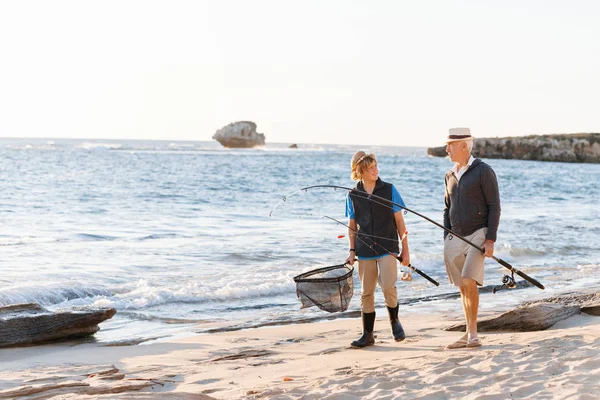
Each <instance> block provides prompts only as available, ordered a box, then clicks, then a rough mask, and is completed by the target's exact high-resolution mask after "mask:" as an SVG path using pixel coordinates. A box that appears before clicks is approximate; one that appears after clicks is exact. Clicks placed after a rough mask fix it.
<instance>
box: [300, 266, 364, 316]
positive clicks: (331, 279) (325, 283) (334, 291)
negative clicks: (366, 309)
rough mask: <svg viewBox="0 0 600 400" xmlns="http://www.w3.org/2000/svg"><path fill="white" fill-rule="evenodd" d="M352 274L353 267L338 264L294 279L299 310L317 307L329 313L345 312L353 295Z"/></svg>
mask: <svg viewBox="0 0 600 400" xmlns="http://www.w3.org/2000/svg"><path fill="white" fill-rule="evenodd" d="M353 272H354V267H352V266H350V265H348V264H340V265H333V266H331V267H324V268H318V269H315V270H312V271H309V272H305V273H303V274H300V275H298V276H296V277H294V282H296V294H297V295H298V298H299V299H300V301H301V302H302V307H301V308H308V307H313V306H317V307H319V308H320V309H321V310H323V311H327V312H331V313H333V312H341V311H346V310H347V309H348V306H349V305H350V300H351V299H352V295H354V282H353V279H352V273H353Z"/></svg>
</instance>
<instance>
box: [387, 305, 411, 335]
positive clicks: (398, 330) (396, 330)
mask: <svg viewBox="0 0 600 400" xmlns="http://www.w3.org/2000/svg"><path fill="white" fill-rule="evenodd" d="M387 309H388V313H389V314H390V324H391V325H392V335H394V340H395V341H396V342H401V341H403V340H404V339H405V338H406V335H405V334H404V329H402V324H401V323H400V320H399V319H398V306H397V305H396V307H394V308H392V307H388V308H387Z"/></svg>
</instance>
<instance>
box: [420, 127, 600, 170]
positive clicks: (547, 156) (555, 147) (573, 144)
mask: <svg viewBox="0 0 600 400" xmlns="http://www.w3.org/2000/svg"><path fill="white" fill-rule="evenodd" d="M427 153H428V154H430V155H432V156H436V157H445V156H446V146H442V147H430V148H429V149H428V150H427ZM472 154H473V156H474V157H478V158H504V159H516V160H537V161H560V162H583V163H600V133H575V134H570V135H566V134H565V135H539V136H538V135H532V136H522V137H506V138H479V139H477V138H476V139H475V143H474V145H473V152H472Z"/></svg>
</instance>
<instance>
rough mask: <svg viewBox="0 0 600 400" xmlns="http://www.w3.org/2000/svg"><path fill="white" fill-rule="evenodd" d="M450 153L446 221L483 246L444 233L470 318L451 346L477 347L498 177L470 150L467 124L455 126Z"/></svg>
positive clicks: (449, 267) (496, 216)
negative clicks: (450, 167) (485, 266)
mask: <svg viewBox="0 0 600 400" xmlns="http://www.w3.org/2000/svg"><path fill="white" fill-rule="evenodd" d="M446 143H447V146H446V153H448V156H449V157H450V160H451V161H453V162H454V166H453V167H452V169H451V170H450V171H448V172H447V173H446V194H445V196H444V200H445V204H444V226H445V227H446V228H448V229H451V230H452V231H453V232H456V233H457V234H459V235H461V236H463V237H464V238H465V239H467V240H469V241H471V242H472V243H473V244H475V245H477V246H480V247H482V248H483V250H484V253H483V254H482V253H481V252H480V251H479V250H478V249H476V248H475V247H473V246H471V245H469V244H467V243H465V242H464V241H462V240H460V239H459V238H456V237H454V236H453V235H452V234H448V232H444V262H445V264H446V272H447V273H448V278H449V280H450V282H451V283H453V284H454V285H455V286H458V288H459V289H460V296H461V299H462V306H463V310H464V314H465V319H466V322H467V332H466V333H465V335H464V336H463V337H462V338H460V339H459V340H458V341H456V342H454V343H452V344H450V345H448V346H447V347H446V348H448V349H457V348H463V347H479V346H481V340H480V339H479V338H478V337H477V311H478V309H479V289H478V285H479V286H481V285H483V265H484V261H485V257H491V256H492V255H493V254H494V242H495V241H496V233H497V231H498V224H499V222H500V195H499V193H498V181H497V180H496V174H495V173H494V171H493V170H492V168H491V167H490V166H489V165H487V164H486V163H484V162H482V161H481V160H479V159H476V158H474V157H473V156H472V155H471V150H472V149H473V137H472V136H471V132H470V130H469V128H453V129H450V134H449V135H448V139H447V140H446Z"/></svg>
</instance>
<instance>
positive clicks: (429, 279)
mask: <svg viewBox="0 0 600 400" xmlns="http://www.w3.org/2000/svg"><path fill="white" fill-rule="evenodd" d="M323 218H328V219H330V220H332V221H335V222H337V223H338V224H340V225H344V226H345V227H346V228H348V229H350V230H353V231H354V232H356V238H357V239H358V240H360V241H361V242H363V243H364V244H366V245H367V246H369V248H370V249H371V250H373V251H374V252H375V253H377V252H376V251H375V249H374V248H373V246H372V245H370V244H369V243H367V242H366V241H365V240H363V239H362V238H361V237H360V236H359V235H362V234H361V233H359V232H358V230H357V229H354V228H351V227H350V226H349V225H346V224H345V223H343V222H342V221H338V220H337V219H335V218H332V217H328V216H327V215H323ZM404 236H406V233H405V234H404ZM373 244H374V245H377V246H379V247H381V249H382V250H383V251H385V252H386V253H388V254H389V255H390V256H392V257H394V258H395V259H396V260H398V261H400V262H402V257H400V256H399V255H397V254H394V253H392V252H391V251H389V250H388V249H386V248H385V247H383V246H382V245H380V244H379V243H377V242H376V241H374V240H373ZM359 261H360V260H359ZM407 267H408V268H410V269H412V270H413V271H415V272H416V273H417V274H419V275H421V276H422V277H423V278H425V279H427V280H428V281H429V282H431V283H433V284H434V285H435V286H440V284H439V283H438V282H437V281H436V280H435V279H433V278H432V277H430V276H429V275H427V274H426V273H425V272H423V271H421V270H420V269H418V268H416V267H413V266H412V264H410V263H409V264H408V265H407Z"/></svg>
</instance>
